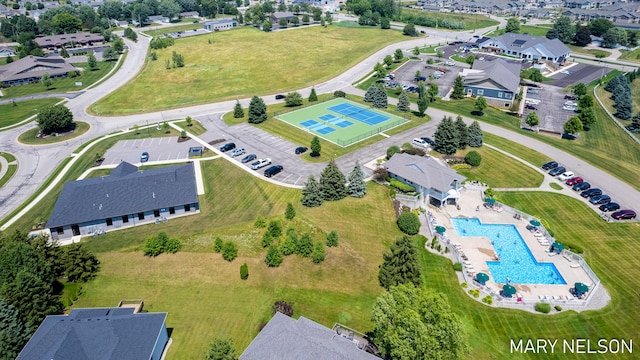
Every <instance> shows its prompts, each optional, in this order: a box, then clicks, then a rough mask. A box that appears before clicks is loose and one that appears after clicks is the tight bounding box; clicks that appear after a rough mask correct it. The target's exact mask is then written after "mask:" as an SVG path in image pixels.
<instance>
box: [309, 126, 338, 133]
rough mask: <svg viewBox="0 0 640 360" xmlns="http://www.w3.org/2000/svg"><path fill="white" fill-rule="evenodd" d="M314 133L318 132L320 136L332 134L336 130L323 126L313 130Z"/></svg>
mask: <svg viewBox="0 0 640 360" xmlns="http://www.w3.org/2000/svg"><path fill="white" fill-rule="evenodd" d="M314 130H315V131H317V132H319V133H320V134H322V135H327V134H328V133H332V132H334V131H336V129H334V128H331V127H328V126H324V127H322V128H320V129H314Z"/></svg>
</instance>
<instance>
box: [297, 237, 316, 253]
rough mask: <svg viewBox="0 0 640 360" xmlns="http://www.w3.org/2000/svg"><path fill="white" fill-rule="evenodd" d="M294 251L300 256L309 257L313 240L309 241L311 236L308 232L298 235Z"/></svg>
mask: <svg viewBox="0 0 640 360" xmlns="http://www.w3.org/2000/svg"><path fill="white" fill-rule="evenodd" d="M296 252H297V253H298V255H301V256H302V257H309V256H310V255H311V253H312V252H313V242H312V241H311V236H309V234H304V235H302V237H300V240H298V249H297V250H296Z"/></svg>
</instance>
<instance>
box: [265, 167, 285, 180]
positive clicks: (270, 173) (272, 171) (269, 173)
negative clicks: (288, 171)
mask: <svg viewBox="0 0 640 360" xmlns="http://www.w3.org/2000/svg"><path fill="white" fill-rule="evenodd" d="M283 169H284V168H283V167H282V165H274V166H272V167H270V168H268V169H267V170H265V171H264V176H266V177H268V178H270V177H272V176H273V175H276V174H278V173H279V172H281V171H282V170H283Z"/></svg>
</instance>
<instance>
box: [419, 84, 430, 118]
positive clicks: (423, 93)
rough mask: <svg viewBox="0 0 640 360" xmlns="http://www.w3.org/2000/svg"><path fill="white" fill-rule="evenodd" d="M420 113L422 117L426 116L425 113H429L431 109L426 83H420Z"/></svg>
mask: <svg viewBox="0 0 640 360" xmlns="http://www.w3.org/2000/svg"><path fill="white" fill-rule="evenodd" d="M417 104H418V113H419V114H420V116H424V112H425V111H427V108H428V107H429V94H428V93H427V89H426V88H425V87H424V81H420V82H418V100H417Z"/></svg>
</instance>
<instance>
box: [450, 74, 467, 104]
mask: <svg viewBox="0 0 640 360" xmlns="http://www.w3.org/2000/svg"><path fill="white" fill-rule="evenodd" d="M451 98H452V99H455V100H459V99H463V98H464V82H463V81H462V77H461V76H459V75H458V77H456V80H455V81H454V82H453V92H452V93H451Z"/></svg>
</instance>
